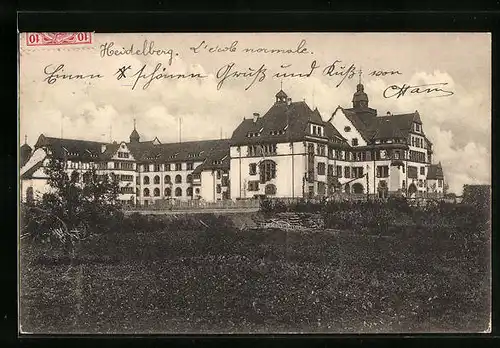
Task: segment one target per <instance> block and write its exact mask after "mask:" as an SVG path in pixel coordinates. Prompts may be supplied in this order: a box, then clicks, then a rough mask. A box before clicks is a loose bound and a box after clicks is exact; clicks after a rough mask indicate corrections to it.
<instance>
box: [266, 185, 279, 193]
mask: <svg viewBox="0 0 500 348" xmlns="http://www.w3.org/2000/svg"><path fill="white" fill-rule="evenodd" d="M264 192H265V193H266V195H275V194H276V185H273V184H267V185H266V187H265V189H264Z"/></svg>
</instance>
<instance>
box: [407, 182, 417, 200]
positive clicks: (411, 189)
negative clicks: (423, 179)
mask: <svg viewBox="0 0 500 348" xmlns="http://www.w3.org/2000/svg"><path fill="white" fill-rule="evenodd" d="M415 193H417V186H415V184H414V183H411V184H410V185H408V196H410V197H411V196H413V195H414V194H415Z"/></svg>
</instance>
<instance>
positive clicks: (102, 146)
mask: <svg viewBox="0 0 500 348" xmlns="http://www.w3.org/2000/svg"><path fill="white" fill-rule="evenodd" d="M104 151H106V144H102V145H101V153H104Z"/></svg>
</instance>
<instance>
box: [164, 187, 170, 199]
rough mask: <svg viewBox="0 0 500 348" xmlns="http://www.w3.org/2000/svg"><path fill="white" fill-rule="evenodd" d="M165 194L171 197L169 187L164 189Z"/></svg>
mask: <svg viewBox="0 0 500 348" xmlns="http://www.w3.org/2000/svg"><path fill="white" fill-rule="evenodd" d="M165 196H166V197H171V196H172V189H171V188H170V187H167V188H166V189H165Z"/></svg>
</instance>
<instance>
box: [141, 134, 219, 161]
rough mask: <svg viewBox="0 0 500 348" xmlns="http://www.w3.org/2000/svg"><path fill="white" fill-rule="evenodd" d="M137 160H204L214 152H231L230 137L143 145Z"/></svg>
mask: <svg viewBox="0 0 500 348" xmlns="http://www.w3.org/2000/svg"><path fill="white" fill-rule="evenodd" d="M141 147H142V148H141V149H139V151H136V152H141V153H140V156H138V157H136V160H139V161H142V162H156V163H165V162H186V161H188V162H189V161H193V162H194V161H204V160H205V159H207V158H208V157H209V156H211V155H212V154H213V153H218V152H224V153H227V154H229V139H220V140H219V139H217V140H199V141H188V142H182V143H170V144H158V145H154V144H152V143H150V144H149V145H141Z"/></svg>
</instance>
